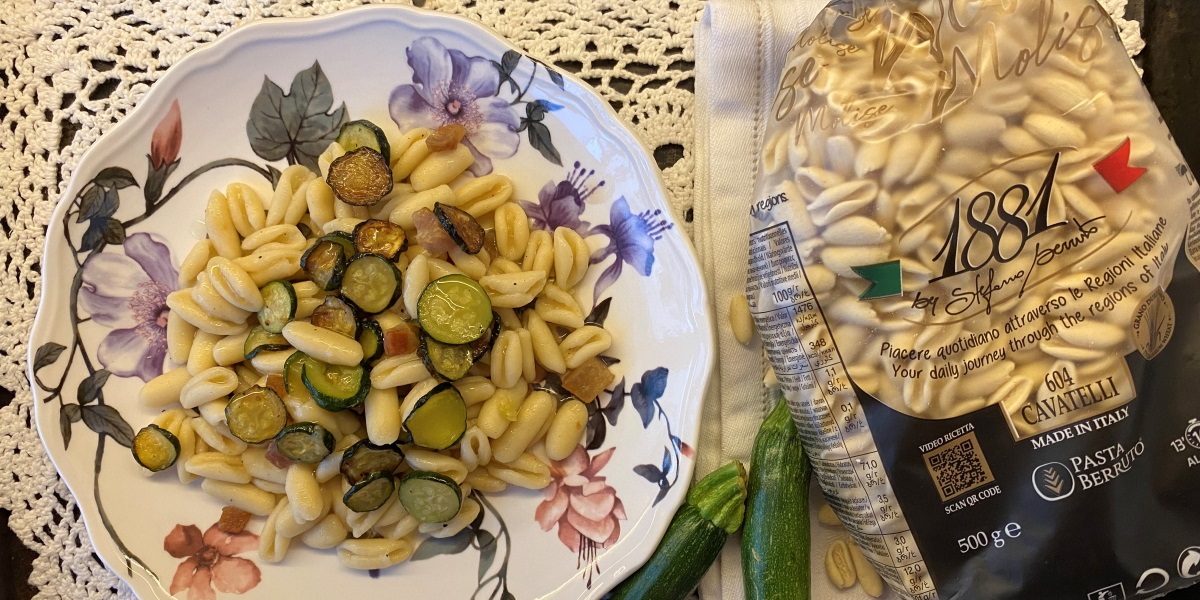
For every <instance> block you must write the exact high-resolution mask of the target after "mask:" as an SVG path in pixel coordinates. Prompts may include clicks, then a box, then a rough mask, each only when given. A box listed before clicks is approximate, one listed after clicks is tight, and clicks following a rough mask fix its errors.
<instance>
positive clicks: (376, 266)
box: [342, 254, 404, 315]
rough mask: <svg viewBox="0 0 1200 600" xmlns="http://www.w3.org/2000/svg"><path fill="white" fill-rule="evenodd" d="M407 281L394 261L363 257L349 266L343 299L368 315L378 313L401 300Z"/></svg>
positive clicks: (345, 277)
mask: <svg viewBox="0 0 1200 600" xmlns="http://www.w3.org/2000/svg"><path fill="white" fill-rule="evenodd" d="M403 281H404V276H403V275H401V274H400V269H397V268H396V265H394V264H392V261H390V260H388V259H386V258H384V257H382V256H379V255H378V254H359V255H358V256H355V257H354V258H353V259H352V260H351V261H350V264H348V265H346V272H345V276H344V277H342V297H343V298H345V299H346V300H349V301H350V302H352V303H353V304H354V306H357V307H358V309H359V310H361V311H363V312H365V313H367V314H372V315H374V314H378V313H381V312H383V311H385V310H387V309H388V307H389V306H391V305H393V304H395V303H396V300H398V299H399V298H400V289H401V284H402V283H403Z"/></svg>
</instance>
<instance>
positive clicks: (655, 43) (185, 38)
mask: <svg viewBox="0 0 1200 600" xmlns="http://www.w3.org/2000/svg"><path fill="white" fill-rule="evenodd" d="M362 3H364V2H363V1H362V0H284V1H283V2H279V3H270V2H265V1H248V0H207V1H203V0H202V1H196V0H160V1H152V0H83V1H79V0H74V1H68V2H55V1H54V0H0V251H2V252H3V255H4V269H3V271H2V272H0V295H2V296H3V298H4V299H5V301H6V302H7V307H6V308H5V309H4V310H3V311H2V314H3V316H2V317H0V318H3V327H2V328H0V387H2V388H4V389H5V390H9V391H11V392H12V396H14V397H13V399H12V400H11V402H9V403H8V404H7V405H6V406H3V408H0V508H3V509H5V510H8V511H11V513H12V516H11V518H10V520H9V526H10V527H11V528H12V529H13V531H14V532H15V533H16V535H17V536H18V537H19V538H20V539H21V541H22V542H24V543H25V545H27V546H29V547H30V548H31V549H33V550H34V551H35V552H36V553H37V558H36V559H35V560H34V563H33V573H32V576H31V577H30V583H31V584H32V585H33V586H34V587H36V588H37V589H38V590H39V593H38V595H37V596H36V597H37V598H96V597H104V598H109V597H113V596H116V597H118V598H132V597H133V594H132V592H130V590H129V588H128V587H126V586H125V585H124V584H122V583H121V582H120V580H119V579H118V578H117V577H116V576H115V575H114V574H112V573H111V572H109V571H108V570H107V569H105V568H104V566H103V565H102V564H101V563H100V562H99V560H98V559H96V557H95V555H94V554H93V552H92V548H91V544H90V542H89V541H88V538H87V533H86V532H85V531H84V527H83V522H82V520H81V519H80V514H79V511H78V509H77V508H76V506H75V500H74V498H72V497H71V495H70V493H69V492H68V491H67V488H66V486H65V485H64V484H63V483H62V481H61V480H60V479H59V478H58V476H57V474H56V473H55V470H54V466H53V465H52V464H51V463H50V460H49V459H48V458H47V456H46V454H45V452H44V450H43V449H42V445H41V443H40V441H39V440H38V437H37V433H36V431H35V430H34V429H33V419H32V395H31V393H30V389H29V382H28V380H27V379H26V360H25V357H26V342H27V338H28V335H29V325H30V323H31V322H32V320H33V316H34V312H35V311H36V309H37V299H38V292H39V282H40V274H39V266H40V265H39V261H40V259H41V254H42V246H43V242H44V239H45V230H46V225H47V222H48V220H49V217H50V213H51V211H52V209H53V207H54V204H55V203H56V202H57V201H58V198H59V195H60V194H61V193H62V191H63V190H64V189H65V187H66V181H67V180H68V179H69V178H70V176H71V173H72V171H73V169H74V167H75V164H76V162H77V161H78V160H79V157H80V156H81V155H82V154H83V152H84V150H86V149H87V148H88V147H89V146H90V145H91V144H92V143H93V142H95V141H96V139H97V138H99V137H100V136H101V135H102V134H103V133H105V132H106V131H108V130H109V129H111V128H112V126H113V125H114V124H116V123H117V121H119V120H120V119H121V118H122V117H123V116H124V115H125V114H127V113H128V112H129V111H130V110H131V109H132V108H133V107H134V106H136V105H137V103H138V101H139V100H140V99H141V98H142V96H143V95H144V94H145V93H146V91H147V90H148V89H149V88H150V85H151V84H153V83H154V81H156V80H157V79H158V78H159V77H160V76H161V75H162V74H163V73H164V72H165V71H166V70H167V68H168V67H170V66H171V65H172V64H174V63H176V62H177V61H178V60H179V59H180V58H182V57H183V56H184V55H185V54H187V53H188V52H189V51H191V50H193V49H195V48H197V47H199V46H202V45H204V44H207V43H210V42H212V41H213V40H215V39H216V38H217V37H218V36H220V35H221V34H222V33H224V32H226V31H228V30H230V29H231V28H233V27H236V26H238V25H240V24H242V23H245V22H247V21H252V20H255V19H260V18H265V17H274V16H308V15H318V14H325V13H330V12H334V11H336V10H338V9H341V8H345V7H349V6H355V5H358V4H362ZM416 3H417V4H418V5H424V6H426V7H427V8H434V9H438V10H444V11H447V12H453V13H459V14H463V15H466V16H468V17H471V18H474V19H477V20H479V21H481V22H483V23H485V24H487V25H489V26H491V27H493V28H494V29H496V30H497V31H498V32H500V34H501V35H504V36H506V37H508V38H509V39H511V40H512V41H513V42H514V43H516V44H517V45H519V46H521V47H522V48H524V49H525V50H526V51H527V52H529V53H530V54H532V55H534V56H538V57H540V58H543V59H547V60H549V61H552V62H554V63H557V64H558V65H559V66H561V67H563V68H565V69H567V70H570V71H573V72H576V73H578V74H579V75H580V76H581V77H582V78H583V79H584V80H585V81H587V82H588V83H590V84H591V85H592V86H594V87H595V88H596V89H597V90H598V91H599V92H600V94H601V95H602V96H603V97H604V98H606V99H607V100H608V101H609V102H610V103H611V104H612V105H613V107H614V108H616V109H617V112H618V113H619V114H620V116H621V117H622V118H624V119H625V120H626V122H628V123H630V124H632V125H633V127H634V129H635V130H636V131H637V132H638V134H640V136H641V138H642V140H643V141H644V142H645V144H646V145H647V146H648V147H649V148H650V149H651V150H653V151H654V155H655V158H656V159H657V160H658V162H659V165H660V166H661V167H663V171H664V179H665V181H666V183H667V187H668V189H669V191H670V193H671V196H672V202H673V208H674V209H675V210H676V214H677V215H679V216H680V217H681V218H682V219H683V220H684V221H687V222H690V220H691V206H692V165H693V158H692V153H691V144H692V141H693V128H692V107H693V89H694V86H693V73H692V71H693V67H694V64H695V63H694V61H695V60H696V59H695V55H694V51H693V43H692V33H693V29H694V27H695V24H696V21H697V19H698V17H699V15H700V13H701V11H702V10H703V7H704V3H703V0H654V1H649V0H537V1H532V2H525V1H523V0H425V1H424V2H422V1H420V0H417V2H416ZM1102 4H1105V5H1106V8H1110V9H1112V10H1113V11H1114V12H1116V13H1117V14H1120V13H1121V12H1123V8H1124V4H1125V0H1104V1H1102ZM1122 32H1123V37H1124V38H1125V40H1126V44H1127V45H1128V46H1129V47H1130V49H1131V51H1133V52H1136V51H1137V50H1139V49H1140V43H1141V39H1140V35H1139V32H1138V29H1137V26H1136V23H1135V24H1123V25H1122ZM747 151H751V149H747ZM684 228H685V230H686V231H689V233H690V229H691V227H690V224H689V223H686V222H685V224H684ZM8 396H9V394H5V393H2V392H0V404H4V403H5V402H4V401H5V400H7V398H8Z"/></svg>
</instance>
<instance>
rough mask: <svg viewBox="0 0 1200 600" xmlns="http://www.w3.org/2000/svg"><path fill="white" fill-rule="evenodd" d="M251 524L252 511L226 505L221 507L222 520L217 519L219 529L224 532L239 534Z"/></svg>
mask: <svg viewBox="0 0 1200 600" xmlns="http://www.w3.org/2000/svg"><path fill="white" fill-rule="evenodd" d="M249 524H250V513H248V512H246V511H244V510H242V509H240V508H238V507H236V506H226V507H225V508H222V509H221V520H219V521H217V529H219V530H221V531H222V532H224V533H229V534H238V533H241V532H243V531H245V530H246V525H249Z"/></svg>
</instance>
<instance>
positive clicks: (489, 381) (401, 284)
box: [134, 121, 613, 569]
mask: <svg viewBox="0 0 1200 600" xmlns="http://www.w3.org/2000/svg"><path fill="white" fill-rule="evenodd" d="M448 127H451V128H452V127H454V126H448ZM444 129H445V128H444ZM348 132H349V133H348ZM454 134H455V132H454V131H453V130H451V131H442V130H438V131H433V130H429V129H415V130H412V131H408V132H404V133H403V134H400V135H392V136H387V135H386V134H384V133H383V132H382V130H380V129H379V128H378V127H376V126H374V124H371V123H369V122H366V121H354V122H351V123H348V124H347V125H345V126H344V128H343V130H342V135H341V136H339V138H338V142H335V143H333V144H331V145H330V146H329V147H328V148H327V149H326V151H325V152H324V153H323V154H322V155H321V156H320V159H319V161H318V164H319V166H320V173H314V172H312V171H310V170H309V169H307V168H305V167H304V166H300V165H293V166H290V167H288V168H286V169H284V170H283V171H282V172H281V173H280V175H279V180H278V183H277V184H276V185H275V189H274V191H273V193H272V194H271V195H270V196H269V197H264V196H261V195H260V194H259V193H258V192H257V191H256V190H255V189H254V188H253V187H251V186H249V185H247V184H244V183H232V184H230V185H228V186H227V187H226V188H225V189H224V190H214V191H213V192H212V194H211V195H210V196H209V198H208V204H207V207H206V209H205V213H204V215H205V223H204V226H205V232H206V237H205V239H203V240H200V241H199V242H197V243H196V244H195V245H194V246H193V247H192V249H191V251H190V252H189V253H188V254H187V256H186V258H185V259H184V260H183V263H182V266H181V268H180V272H179V273H180V274H179V284H180V290H179V291H176V292H174V293H172V294H171V295H170V296H169V297H168V299H167V304H168V306H170V308H171V312H170V316H169V318H168V325H167V345H168V355H169V357H170V358H171V361H172V362H173V363H175V365H176V366H175V367H174V368H170V369H168V370H166V371H165V372H164V373H163V374H162V375H161V376H159V377H157V378H155V379H153V380H151V381H150V382H148V383H147V384H146V385H145V386H144V387H143V388H142V390H141V392H140V400H141V402H142V403H143V404H144V405H145V406H147V407H151V408H157V409H163V411H162V412H161V413H160V414H159V415H158V417H157V418H156V419H155V420H154V422H153V424H151V425H148V426H147V427H146V428H145V429H143V430H142V431H141V432H139V433H138V436H137V437H138V441H137V442H136V443H135V444H134V454H135V457H136V458H137V459H138V462H139V463H141V464H142V465H143V466H145V467H148V468H149V469H150V470H152V471H158V470H163V469H166V468H168V467H171V466H174V467H175V468H174V471H175V474H176V476H177V477H178V478H179V480H180V482H182V483H185V484H187V483H191V482H193V481H195V480H197V479H199V480H200V484H199V487H200V489H201V490H203V491H204V492H205V493H207V494H209V495H210V496H212V497H214V498H216V499H217V500H219V501H221V502H223V503H225V504H227V505H230V506H233V507H237V508H238V509H241V510H243V511H246V512H248V513H250V514H252V515H256V516H260V517H264V522H263V524H262V532H261V534H260V546H259V555H260V557H261V558H262V559H263V560H264V561H269V562H277V561H281V560H283V559H284V558H285V557H286V556H287V554H288V553H289V551H290V550H291V548H292V547H294V546H296V545H300V546H308V547H310V548H316V549H336V554H337V557H338V560H339V562H340V563H341V564H342V565H343V566H345V567H349V568H353V569H379V568H384V567H388V566H392V565H396V564H398V563H402V562H404V561H406V560H408V559H409V558H410V557H411V556H412V555H413V552H414V551H415V550H416V548H417V547H418V546H419V545H420V544H421V542H422V541H423V540H424V539H427V538H431V537H433V538H441V537H448V536H452V535H454V534H455V533H458V532H459V531H461V530H462V529H463V528H464V527H466V526H467V525H469V524H470V523H471V522H472V521H473V520H474V519H475V518H476V517H477V516H478V515H479V512H480V503H479V502H478V501H477V500H476V499H475V498H474V496H475V495H476V494H482V493H488V494H494V493H500V492H503V491H504V490H505V489H506V488H508V487H509V486H515V487H519V488H529V489H540V488H543V487H545V486H547V485H549V484H550V481H551V473H550V467H549V461H551V460H561V459H564V458H566V457H567V456H568V455H569V454H570V453H571V452H572V451H573V450H574V449H575V447H576V446H577V445H578V444H579V443H580V441H581V439H582V436H583V433H584V431H585V429H586V423H587V415H588V412H587V406H586V404H585V403H586V402H590V401H592V400H594V398H595V393H598V392H599V391H600V390H602V389H604V388H605V387H606V386H608V385H610V384H611V383H612V380H613V374H612V373H611V372H610V371H609V370H608V368H607V366H606V365H604V364H603V363H602V362H601V361H600V359H599V358H598V357H599V355H600V354H601V353H603V352H605V351H606V350H608V349H609V348H610V346H611V345H612V343H613V337H612V335H611V333H609V332H608V331H607V330H605V329H604V328H603V327H598V326H596V325H591V324H586V323H585V322H584V315H585V313H584V311H583V309H582V307H581V306H580V305H579V302H578V301H577V300H576V299H575V297H574V296H573V295H572V290H573V289H574V288H575V287H576V286H577V285H578V284H579V283H580V282H581V281H582V280H583V278H584V277H585V275H586V273H587V269H588V265H589V259H590V256H591V249H590V248H589V247H588V245H587V242H586V241H585V240H584V239H583V238H582V237H581V236H580V235H579V234H578V233H576V232H575V231H573V230H570V229H566V228H560V229H558V230H557V231H554V232H549V231H544V230H541V229H536V228H533V227H531V222H530V219H529V217H528V216H527V215H526V213H525V211H524V210H523V209H522V208H521V206H520V204H519V203H517V202H516V201H515V200H514V198H513V189H514V188H513V183H512V181H511V180H510V179H509V178H508V177H506V176H504V175H500V174H495V173H493V174H489V175H485V176H481V177H473V176H470V174H469V173H466V171H467V169H468V168H469V167H470V166H471V164H472V162H473V160H474V159H473V157H472V155H471V153H470V151H469V149H468V148H466V147H465V146H463V145H460V144H458V143H457V141H455V140H454V139H453V138H454ZM446 138H450V140H451V142H453V143H449V144H448V143H446V141H445V140H446ZM431 142H432V146H433V147H431ZM371 161H375V162H374V163H372V162H371ZM380 166H382V168H381V169H380V168H378V167H380ZM368 168H376V170H377V171H378V172H382V173H384V174H385V176H386V177H387V181H378V180H371V181H365V180H363V179H362V177H363V175H362V174H363V172H365V171H364V169H367V170H369V169H368ZM377 189H386V190H389V191H386V192H385V193H382V194H379V193H378V192H377V191H376V190H377ZM372 194H374V196H371V198H370V201H368V202H363V201H362V200H361V198H362V197H363V195H368V196H370V195H372ZM572 374H574V375H576V379H580V378H582V379H585V380H586V381H584V383H583V384H582V385H580V386H579V387H578V388H575V389H579V390H584V391H578V392H572V393H573V394H574V396H572V395H571V394H572V393H568V392H565V391H564V390H563V388H562V387H561V386H558V385H546V383H545V382H546V380H547V377H548V376H549V377H551V378H553V379H554V380H555V381H557V380H558V378H560V377H564V378H565V377H568V376H570V375H572ZM549 390H554V391H549ZM586 390H591V392H589V391H586ZM593 392H594V393H593ZM589 396H590V397H589ZM172 448H173V449H174V452H173V453H171V452H170V450H171V449H172ZM163 449H166V450H167V452H166V454H165V455H163V456H165V457H166V458H164V459H163V460H161V461H156V458H157V457H160V454H156V452H159V451H162V450H163Z"/></svg>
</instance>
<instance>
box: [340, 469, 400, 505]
mask: <svg viewBox="0 0 1200 600" xmlns="http://www.w3.org/2000/svg"><path fill="white" fill-rule="evenodd" d="M394 493H396V479H395V478H394V477H393V476H392V474H391V473H388V472H385V471H376V472H374V473H370V474H368V475H367V476H366V477H364V478H363V480H362V481H360V482H358V483H356V484H354V485H352V486H350V489H348V490H346V493H345V495H343V496H342V502H343V503H345V504H346V508H348V509H350V510H352V511H354V512H360V513H363V512H371V511H373V510H375V509H377V508H379V507H380V506H383V504H384V503H385V502H387V500H388V498H391V497H392V494H394Z"/></svg>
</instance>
